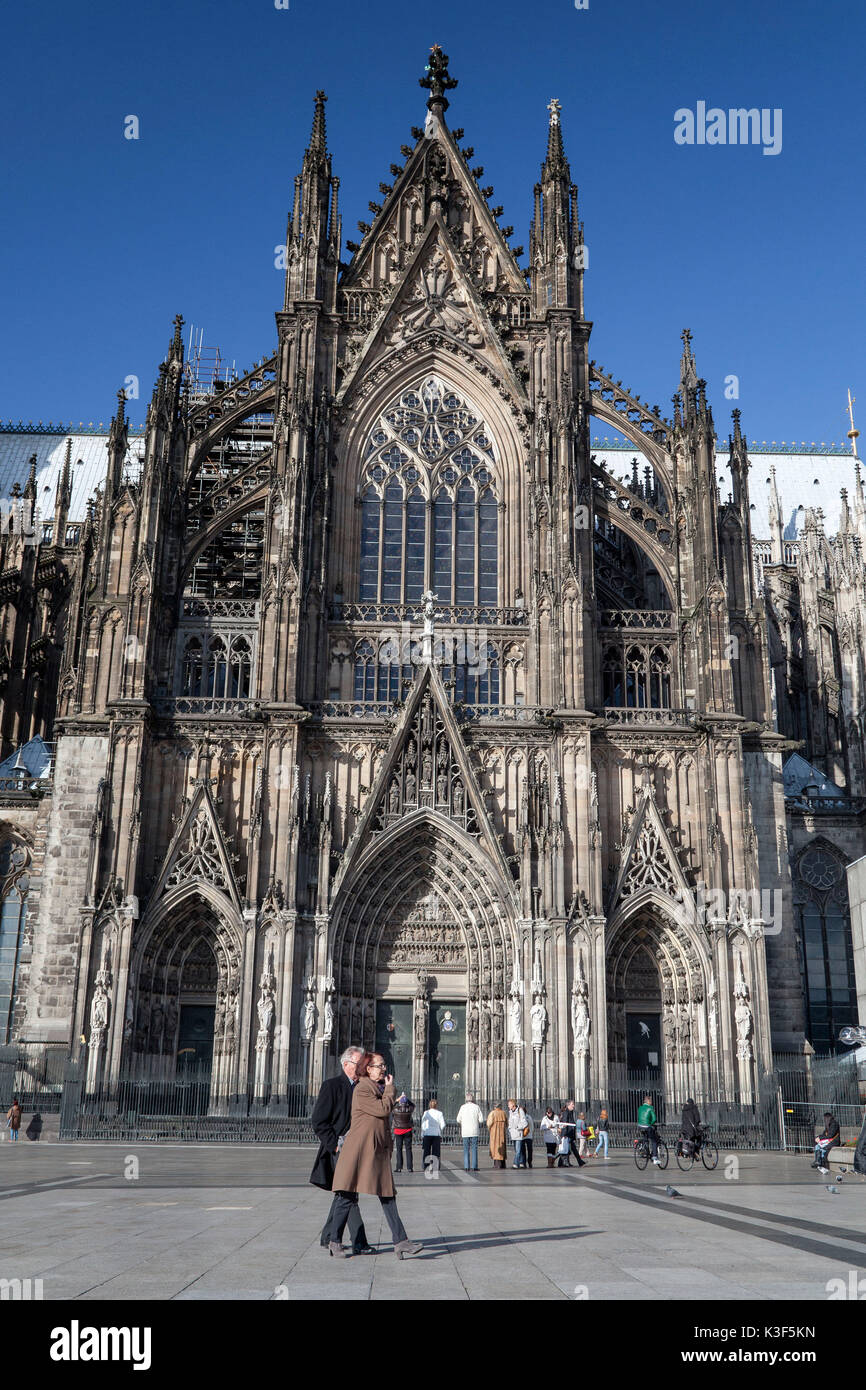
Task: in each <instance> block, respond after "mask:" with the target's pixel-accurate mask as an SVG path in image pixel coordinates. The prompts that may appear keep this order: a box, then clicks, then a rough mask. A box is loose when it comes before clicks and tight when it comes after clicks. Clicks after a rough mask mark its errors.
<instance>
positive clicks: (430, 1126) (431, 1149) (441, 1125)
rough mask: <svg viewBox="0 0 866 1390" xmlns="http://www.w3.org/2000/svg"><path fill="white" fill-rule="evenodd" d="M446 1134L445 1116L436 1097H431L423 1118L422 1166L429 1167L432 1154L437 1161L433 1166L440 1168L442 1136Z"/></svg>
mask: <svg viewBox="0 0 866 1390" xmlns="http://www.w3.org/2000/svg"><path fill="white" fill-rule="evenodd" d="M444 1133H445V1116H444V1115H443V1114H442V1111H441V1110H440V1109H439V1102H438V1101H437V1099H436V1097H435V1096H431V1097H430V1102H429V1104H428V1106H427V1109H426V1110H425V1111H424V1114H423V1115H422V1116H421V1166H422V1168H425V1169H426V1167H427V1159H428V1158H429V1157H430V1155H431V1154H432V1155H433V1157H434V1158H435V1159H436V1162H435V1164H432V1165H431V1166H432V1167H434V1168H438V1167H439V1154H440V1151H441V1148H442V1135H443V1134H444Z"/></svg>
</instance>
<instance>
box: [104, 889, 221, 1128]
mask: <svg viewBox="0 0 866 1390" xmlns="http://www.w3.org/2000/svg"><path fill="white" fill-rule="evenodd" d="M134 978H135V981H136V984H135V999H136V1005H135V1016H134V1025H133V1031H132V1036H131V1039H130V1052H131V1054H132V1056H131V1059H130V1060H131V1062H132V1065H133V1066H134V1067H136V1068H137V1069H139V1070H146V1071H148V1072H150V1073H152V1074H154V1075H163V1076H165V1077H166V1078H172V1077H176V1078H178V1079H183V1078H184V1077H189V1076H190V1075H191V1074H195V1075H196V1076H197V1078H198V1079H199V1080H200V1081H202V1082H203V1083H204V1084H205V1088H206V1089H205V1095H204V1102H203V1108H207V1103H208V1100H209V1101H211V1102H212V1101H213V1100H214V1099H216V1098H217V1097H219V1096H223V1095H228V1094H230V1092H231V1090H232V1089H233V1083H234V1076H235V1072H236V1068H237V1058H238V1046H239V1039H238V1034H239V1003H238V995H239V984H240V951H239V948H238V944H237V942H236V940H235V935H234V933H233V932H232V931H231V929H230V927H229V926H228V924H227V923H226V921H225V920H224V919H223V918H222V916H221V915H220V913H219V912H218V911H217V910H216V909H215V907H214V905H213V904H212V903H211V902H210V901H208V899H207V898H206V897H205V896H203V895H200V894H199V893H198V892H197V891H196V890H195V888H194V887H192V888H187V889H186V890H185V891H184V892H183V894H182V896H181V897H180V898H179V900H178V901H176V902H175V903H174V905H173V906H172V905H169V904H166V906H165V908H164V910H163V911H162V912H161V914H160V917H159V919H158V921H157V922H156V923H155V925H154V926H153V927H152V929H151V930H150V931H149V932H146V935H145V937H144V939H143V941H142V944H141V946H140V948H139V952H138V956H137V960H136V962H135V976H134ZM208 1082H209V1085H207V1083H208Z"/></svg>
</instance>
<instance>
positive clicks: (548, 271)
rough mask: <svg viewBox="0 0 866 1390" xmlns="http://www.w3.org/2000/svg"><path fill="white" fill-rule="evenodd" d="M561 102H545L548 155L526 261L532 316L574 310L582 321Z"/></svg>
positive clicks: (581, 261)
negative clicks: (530, 291)
mask: <svg viewBox="0 0 866 1390" xmlns="http://www.w3.org/2000/svg"><path fill="white" fill-rule="evenodd" d="M561 109H562V104H561V102H560V101H559V100H558V99H557V98H556V97H553V98H552V100H551V101H550V102H548V106H547V110H548V112H549V119H548V128H547V154H546V157H545V159H544V163H543V164H542V166H541V182H540V183H538V184H536V185H535V210H534V216H533V220H532V225H531V226H530V229H529V257H530V262H531V265H530V273H531V276H532V287H533V291H534V295H535V307H536V312H537V313H539V314H543V313H544V311H545V310H546V309H553V308H556V309H561V308H576V309H578V310H579V312H580V314H581V317H582V316H583V271H584V265H585V253H584V249H583V232H582V228H581V227H580V225H579V223H578V220H577V188H576V187H575V185H574V184H573V183H572V182H571V170H570V168H569V164H568V160H567V159H566V157H565V149H564V147H563V143H562V122H561V119H560V112H561Z"/></svg>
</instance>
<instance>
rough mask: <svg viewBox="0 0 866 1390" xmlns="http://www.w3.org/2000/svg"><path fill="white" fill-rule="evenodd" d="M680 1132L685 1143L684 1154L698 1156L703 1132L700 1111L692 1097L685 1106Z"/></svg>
mask: <svg viewBox="0 0 866 1390" xmlns="http://www.w3.org/2000/svg"><path fill="white" fill-rule="evenodd" d="M680 1132H681V1134H682V1137H683V1141H684V1142H683V1152H684V1153H686V1154H696V1153H697V1152H698V1150H699V1149H700V1145H701V1135H702V1133H703V1130H702V1129H701V1114H700V1111H699V1110H698V1107H697V1106H696V1105H695V1102H694V1101H693V1100H692V1097H691V1096H689V1098H688V1100H687V1101H686V1103H685V1105H684V1106H683V1114H682V1119H681V1121H680Z"/></svg>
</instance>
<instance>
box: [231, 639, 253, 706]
mask: <svg viewBox="0 0 866 1390" xmlns="http://www.w3.org/2000/svg"><path fill="white" fill-rule="evenodd" d="M251 666H252V653H251V652H250V644H249V642H248V641H247V639H246V638H245V637H236V638H235V640H234V642H232V649H231V659H230V665H229V689H228V694H229V695H230V696H231V697H232V698H233V699H237V700H246V699H247V698H248V696H249V693H250V673H251Z"/></svg>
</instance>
